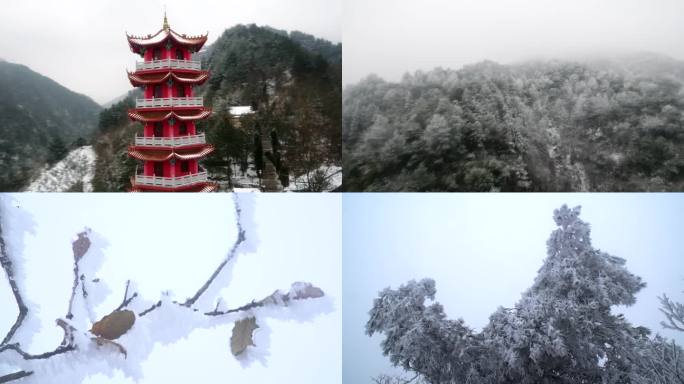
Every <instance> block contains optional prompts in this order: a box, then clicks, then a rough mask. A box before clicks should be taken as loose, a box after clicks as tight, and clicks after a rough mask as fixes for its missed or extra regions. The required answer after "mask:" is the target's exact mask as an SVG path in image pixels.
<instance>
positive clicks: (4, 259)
mask: <svg viewBox="0 0 684 384" xmlns="http://www.w3.org/2000/svg"><path fill="white" fill-rule="evenodd" d="M0 214H2V212H0ZM0 264H2V269H4V270H5V274H7V280H8V281H9V284H10V288H12V294H13V295H14V300H15V301H16V302H17V307H18V308H19V314H18V315H17V319H16V320H15V321H14V324H12V328H10V330H9V331H8V332H7V334H6V335H5V337H4V338H3V339H2V342H0V345H4V344H7V343H9V341H10V340H12V336H14V333H16V332H17V329H19V327H20V326H21V323H22V322H23V321H24V318H26V315H27V314H28V307H26V304H24V300H23V299H22V297H21V292H20V291H19V286H17V282H16V281H15V276H14V270H13V268H12V260H11V259H10V257H9V255H8V254H7V247H6V245H5V238H4V237H3V234H2V227H1V226H0Z"/></svg>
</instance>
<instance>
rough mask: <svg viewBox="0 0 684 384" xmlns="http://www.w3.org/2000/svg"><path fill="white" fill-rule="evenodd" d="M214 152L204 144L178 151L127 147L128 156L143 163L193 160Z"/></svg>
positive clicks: (212, 147)
mask: <svg viewBox="0 0 684 384" xmlns="http://www.w3.org/2000/svg"><path fill="white" fill-rule="evenodd" d="M212 152H214V146H213V145H211V144H204V145H202V146H200V147H195V148H188V149H179V148H175V149H174V148H167V149H152V150H151V149H143V148H140V147H137V146H135V145H131V146H129V147H128V155H129V156H131V157H133V158H134V159H138V160H143V161H166V160H171V159H178V160H195V159H200V158H202V157H205V156H207V155H208V154H210V153H212Z"/></svg>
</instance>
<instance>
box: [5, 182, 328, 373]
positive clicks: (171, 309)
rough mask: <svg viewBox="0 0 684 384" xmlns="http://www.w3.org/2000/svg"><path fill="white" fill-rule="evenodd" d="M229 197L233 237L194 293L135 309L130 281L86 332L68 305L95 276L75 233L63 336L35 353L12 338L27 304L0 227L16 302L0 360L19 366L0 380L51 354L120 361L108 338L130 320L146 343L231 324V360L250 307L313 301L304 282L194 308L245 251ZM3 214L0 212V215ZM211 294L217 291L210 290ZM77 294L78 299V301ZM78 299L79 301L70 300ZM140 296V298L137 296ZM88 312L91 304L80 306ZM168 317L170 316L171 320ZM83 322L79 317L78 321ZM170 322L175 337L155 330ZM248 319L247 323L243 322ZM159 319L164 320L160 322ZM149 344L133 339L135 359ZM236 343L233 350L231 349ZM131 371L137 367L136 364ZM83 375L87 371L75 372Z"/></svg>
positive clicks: (246, 332)
mask: <svg viewBox="0 0 684 384" xmlns="http://www.w3.org/2000/svg"><path fill="white" fill-rule="evenodd" d="M233 197H234V208H235V213H236V227H237V238H236V240H235V242H234V244H233V245H232V247H231V248H230V250H229V252H228V253H227V255H226V257H225V258H224V259H223V260H222V261H221V262H220V264H219V265H218V266H217V268H216V269H215V270H214V272H213V273H212V274H211V275H210V276H209V277H208V278H207V280H206V282H205V283H204V284H203V285H202V286H201V287H199V288H198V289H197V292H196V293H195V294H194V295H193V296H192V297H189V298H187V299H186V300H185V301H182V302H181V301H175V300H173V299H171V298H170V297H168V295H165V294H163V295H162V297H161V299H160V300H158V301H157V302H155V303H153V304H152V305H150V306H149V307H147V306H143V308H144V309H142V310H139V311H138V312H137V313H135V312H134V311H132V310H130V309H127V308H129V306H130V305H131V303H132V302H133V301H134V300H136V299H137V298H138V297H139V295H138V293H137V292H131V289H130V287H131V284H130V283H131V282H130V280H129V281H127V283H126V289H125V292H124V297H123V299H122V301H121V304H120V305H119V306H118V307H116V308H114V309H113V310H112V311H111V313H110V314H109V315H107V316H104V317H103V318H102V319H101V320H99V321H93V320H90V322H91V323H92V328H91V329H90V330H86V329H82V328H79V327H78V325H77V323H76V322H75V321H74V320H77V317H78V316H79V315H78V314H77V313H75V312H76V311H74V309H75V308H76V307H78V305H76V302H77V301H78V303H80V304H83V305H84V306H86V307H88V306H89V304H88V300H87V299H88V296H89V291H88V290H89V287H91V285H90V284H89V282H91V281H92V282H97V281H98V279H93V280H90V278H91V276H86V273H85V272H83V271H82V270H81V269H80V267H81V264H82V262H83V261H84V260H87V258H88V257H89V256H91V253H92V252H89V251H91V245H92V242H91V236H92V233H91V231H90V230H89V229H86V230H84V231H83V232H81V233H78V234H77V238H76V240H74V241H73V242H72V249H73V256H74V269H73V271H74V283H73V286H72V292H71V297H70V298H69V300H68V309H67V312H66V314H65V316H64V318H63V319H62V318H60V319H57V320H56V323H57V325H58V326H59V327H61V328H62V330H63V332H64V337H63V340H62V342H61V343H60V345H58V346H56V347H55V348H54V349H53V350H50V351H46V352H43V353H40V354H32V353H28V352H26V351H25V349H24V348H22V345H21V343H20V342H13V338H15V334H16V332H17V331H18V330H19V329H20V328H21V327H22V325H24V320H25V319H26V317H27V315H28V314H29V313H30V311H31V308H30V307H29V306H28V305H27V304H26V301H25V300H24V298H23V296H22V291H21V286H20V284H17V276H16V270H17V269H16V264H18V263H20V262H21V260H22V259H21V258H19V257H18V255H12V254H10V249H8V248H9V247H7V246H6V241H5V237H4V235H3V228H1V227H0V263H1V264H2V268H3V270H4V271H5V274H6V276H7V280H8V282H9V285H10V287H11V289H12V293H13V295H14V299H15V301H16V303H17V307H18V309H19V313H18V316H17V319H16V321H15V322H14V324H13V325H12V327H11V328H10V329H9V330H8V331H7V334H6V335H5V336H4V338H3V339H2V342H1V343H0V360H2V361H3V362H6V363H7V364H9V365H10V366H13V367H19V369H18V370H17V371H16V372H13V373H10V374H6V375H4V376H0V383H6V382H10V381H13V380H18V379H21V378H24V377H27V376H32V375H35V374H37V373H40V372H41V368H42V367H43V366H44V365H47V363H48V360H50V359H53V358H58V357H59V358H61V359H62V360H60V362H61V361H64V362H68V361H71V362H74V364H81V367H84V369H83V370H84V371H87V370H88V369H91V370H94V369H95V370H96V369H101V366H100V368H97V367H95V368H89V366H90V365H89V363H90V362H95V360H96V359H102V358H110V359H116V356H121V358H123V359H125V358H126V357H127V355H129V354H130V352H131V351H127V350H126V348H124V346H123V345H121V344H119V343H117V342H114V341H112V340H113V339H117V338H118V337H120V336H121V335H123V334H125V333H126V332H128V331H129V330H130V329H131V327H132V326H133V324H134V323H135V326H136V328H138V327H143V328H144V329H145V332H147V333H148V334H149V335H150V336H151V337H152V341H156V340H155V337H157V339H163V340H164V341H165V342H169V341H174V340H175V339H179V338H180V337H182V336H185V335H187V334H189V333H190V331H191V330H192V329H194V328H196V327H201V326H215V325H217V324H220V323H225V322H232V323H235V325H234V327H233V332H232V337H231V347H232V351H233V354H234V355H235V357H236V358H241V356H239V355H240V354H241V353H242V352H244V350H245V349H246V347H247V346H248V345H253V343H252V331H253V330H254V329H255V328H257V327H258V325H256V316H258V314H255V310H257V309H259V308H265V307H276V306H287V305H289V304H290V303H292V302H294V301H298V300H304V299H318V298H321V297H323V296H324V293H323V291H322V290H321V289H320V288H318V287H316V286H314V285H312V284H310V283H302V282H295V283H293V284H292V286H291V287H290V289H289V291H287V292H282V291H280V290H276V291H274V292H273V293H272V294H271V295H268V296H266V297H264V298H263V299H261V300H252V301H251V302H249V303H245V304H243V305H241V306H238V307H235V308H222V307H221V303H222V301H221V300H220V298H219V299H218V301H217V302H216V306H215V307H214V308H213V309H206V308H205V309H201V308H198V307H197V305H196V304H197V301H198V300H199V299H200V298H201V297H203V296H206V295H208V294H207V291H208V290H210V288H212V290H211V292H212V293H213V292H214V290H216V289H217V288H222V287H217V285H219V281H220V279H217V277H218V276H219V275H221V274H222V273H227V272H226V270H227V269H229V268H227V265H228V264H229V263H230V262H231V261H232V260H233V259H234V258H235V257H236V256H237V255H238V254H239V253H242V252H244V251H246V249H242V248H241V247H242V246H243V245H245V243H246V240H247V239H248V237H249V236H250V234H249V233H247V230H246V228H245V226H244V223H245V222H248V221H246V220H249V219H250V218H247V219H246V218H245V217H244V212H243V209H242V207H241V203H240V198H239V197H238V196H237V195H233ZM3 214H5V212H2V211H0V215H3ZM216 292H218V291H217V290H216ZM81 298H82V300H81ZM76 299H79V300H76ZM139 300H140V299H139ZM86 310H88V311H90V312H91V313H92V311H91V310H92V308H86ZM172 316H173V318H171V317H172ZM179 318H181V319H182V318H185V319H191V320H192V321H185V322H183V323H184V324H185V325H180V326H179V325H178V323H180V321H179ZM80 320H84V319H80ZM171 320H174V325H173V326H174V327H176V328H177V331H178V335H175V336H171V337H169V335H168V334H161V333H159V332H155V330H156V329H159V328H167V329H168V327H170V325H169V323H168V322H170V321H171ZM243 320H249V321H246V322H245V321H243ZM160 323H165V324H160ZM240 323H249V324H251V327H249V328H246V327H240V326H239V324H240ZM153 344H154V343H136V344H135V346H134V347H129V348H131V349H133V348H134V349H135V354H136V358H137V360H136V361H142V360H143V359H142V358H144V357H145V356H147V355H148V354H149V353H150V352H151V350H152V345H153ZM235 346H237V348H236V347H235ZM136 369H139V367H138V368H136ZM79 374H81V375H82V376H83V377H85V376H86V375H87V374H89V373H87V372H82V373H79Z"/></svg>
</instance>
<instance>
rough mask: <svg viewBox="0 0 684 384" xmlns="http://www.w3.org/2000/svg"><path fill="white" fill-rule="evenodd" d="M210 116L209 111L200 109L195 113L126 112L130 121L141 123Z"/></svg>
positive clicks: (193, 111)
mask: <svg viewBox="0 0 684 384" xmlns="http://www.w3.org/2000/svg"><path fill="white" fill-rule="evenodd" d="M209 115H211V109H209V108H202V109H201V110H199V111H197V112H195V110H178V111H144V110H137V109H131V110H129V111H128V117H130V118H131V120H135V121H139V122H141V123H151V122H157V121H164V120H166V119H170V118H171V117H173V118H175V119H177V120H180V121H193V120H202V119H206V118H207V117H209Z"/></svg>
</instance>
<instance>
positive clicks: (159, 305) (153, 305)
mask: <svg viewBox="0 0 684 384" xmlns="http://www.w3.org/2000/svg"><path fill="white" fill-rule="evenodd" d="M161 305H162V302H161V300H159V301H157V302H156V303H154V304H152V305H151V306H150V307H149V308H147V309H146V310H144V311H142V312H140V313H138V316H139V317H143V316H145V315H147V314H148V313H150V312H152V311H154V310H155V309H157V308H159V307H161Z"/></svg>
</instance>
